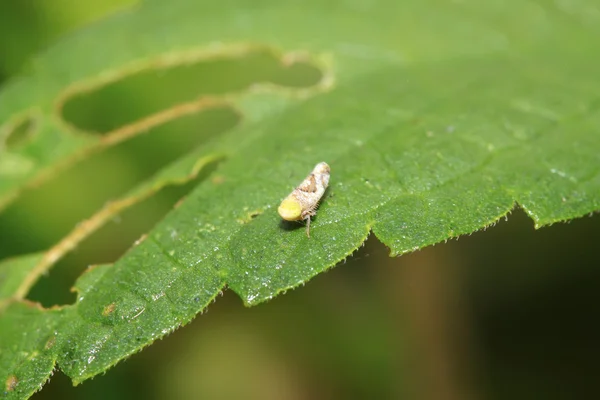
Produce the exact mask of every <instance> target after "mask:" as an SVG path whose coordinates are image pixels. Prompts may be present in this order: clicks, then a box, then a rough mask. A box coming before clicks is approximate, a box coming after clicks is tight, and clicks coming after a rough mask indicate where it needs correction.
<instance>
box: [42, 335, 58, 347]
mask: <svg viewBox="0 0 600 400" xmlns="http://www.w3.org/2000/svg"><path fill="white" fill-rule="evenodd" d="M55 343H56V336H52V337H51V338H50V339H48V341H47V342H46V345H45V346H44V349H46V350H50V349H51V348H52V347H54V344H55Z"/></svg>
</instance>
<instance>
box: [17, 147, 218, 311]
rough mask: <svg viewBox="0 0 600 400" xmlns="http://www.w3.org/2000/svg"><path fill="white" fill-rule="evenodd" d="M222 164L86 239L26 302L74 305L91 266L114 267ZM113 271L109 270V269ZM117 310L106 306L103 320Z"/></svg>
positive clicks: (169, 188) (209, 166)
mask: <svg viewBox="0 0 600 400" xmlns="http://www.w3.org/2000/svg"><path fill="white" fill-rule="evenodd" d="M222 161H223V160H222V159H220V160H214V161H213V162H210V163H208V164H207V165H205V166H204V167H203V168H202V170H201V171H200V172H199V173H198V174H197V175H196V176H195V177H194V178H192V179H190V180H189V181H187V182H185V183H182V184H172V185H169V186H166V187H164V188H163V189H161V190H160V191H158V192H156V193H154V194H153V195H152V196H150V197H148V198H146V199H143V200H141V201H140V202H139V203H137V204H135V205H133V206H131V207H129V208H127V209H125V210H123V212H121V213H119V214H118V215H115V216H114V217H113V218H112V219H111V220H110V221H109V222H108V223H106V224H105V225H103V226H102V227H101V228H100V229H98V230H97V231H95V232H93V233H91V234H90V235H89V236H88V237H86V238H85V239H84V240H83V241H82V242H81V243H80V244H79V245H78V246H77V248H76V250H75V251H73V252H70V253H67V254H66V255H65V256H64V257H63V258H62V259H60V261H58V262H57V263H56V265H55V266H54V267H53V268H52V270H51V272H50V273H49V274H45V275H43V276H41V277H40V279H39V280H38V281H37V283H36V284H35V285H34V286H33V287H32V289H31V291H30V293H29V295H28V296H27V298H28V299H29V300H32V301H35V302H39V303H41V304H42V305H43V306H44V307H51V306H54V305H64V304H72V303H74V302H75V300H76V293H75V291H74V290H73V289H72V288H73V287H74V285H75V281H76V280H77V279H78V278H79V277H80V275H81V274H82V273H83V271H84V269H85V268H86V267H87V266H89V265H98V264H112V263H114V262H115V261H117V260H118V259H119V258H121V257H122V256H123V254H125V252H127V250H128V249H130V248H131V247H132V245H134V243H136V242H138V241H139V240H140V237H142V235H144V234H145V233H147V232H148V231H150V230H151V229H152V228H153V227H154V225H155V224H156V223H157V222H159V221H160V220H161V219H162V218H163V217H164V216H165V215H166V214H167V213H168V212H169V211H170V210H171V209H173V207H175V205H176V204H177V202H179V201H181V200H182V199H183V198H184V197H185V196H186V195H187V194H188V193H189V192H190V191H191V190H192V189H193V188H194V187H196V185H197V184H198V183H199V182H201V181H203V180H205V179H207V178H208V177H209V176H210V175H211V174H212V173H213V172H214V170H215V169H216V168H217V167H218V166H219V164H220V163H221V162H222ZM108 268H110V266H108ZM117 307H118V305H116V304H107V305H106V307H105V308H104V309H103V313H102V314H103V315H104V316H110V315H111V314H112V313H113V312H114V311H115V309H116V308H117Z"/></svg>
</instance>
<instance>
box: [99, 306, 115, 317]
mask: <svg viewBox="0 0 600 400" xmlns="http://www.w3.org/2000/svg"><path fill="white" fill-rule="evenodd" d="M116 308H117V305H116V304H115V303H111V304H109V305H107V306H106V307H104V310H102V316H103V317H108V316H109V315H110V314H112V313H113V312H114V311H115V309H116Z"/></svg>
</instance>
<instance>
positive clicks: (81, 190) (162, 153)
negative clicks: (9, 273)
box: [0, 107, 239, 259]
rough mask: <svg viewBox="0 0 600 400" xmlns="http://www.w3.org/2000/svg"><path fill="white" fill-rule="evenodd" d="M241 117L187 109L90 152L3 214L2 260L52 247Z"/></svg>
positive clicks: (227, 110)
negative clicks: (89, 219) (146, 128)
mask: <svg viewBox="0 0 600 400" xmlns="http://www.w3.org/2000/svg"><path fill="white" fill-rule="evenodd" d="M238 121H239V115H238V114H237V113H235V112H234V111H233V110H232V109H230V108H226V107H222V108H214V109H207V110H204V111H203V112H201V113H195V114H189V115H186V116H184V117H180V118H178V119H176V120H173V121H170V122H168V123H165V124H163V125H160V126H156V127H154V128H152V129H150V130H149V131H147V132H145V133H143V134H140V135H137V136H134V137H132V138H130V139H129V140H127V141H125V142H122V143H119V144H118V145H116V146H113V147H110V148H107V149H105V150H104V151H102V152H100V153H97V154H95V155H92V156H90V157H89V158H87V159H84V160H82V161H81V162H78V163H76V164H74V165H72V166H70V167H69V168H68V169H67V170H65V171H63V172H62V173H60V174H58V175H57V176H56V177H54V178H52V179H50V180H48V181H46V182H45V183H44V184H42V185H41V186H39V187H36V188H33V189H29V190H27V191H25V192H23V193H22V195H21V197H20V198H19V199H18V200H17V201H16V202H15V203H12V204H11V205H10V206H9V207H7V208H6V209H5V210H4V213H2V214H0V228H1V229H0V244H1V245H0V259H2V258H5V257H9V256H13V255H18V254H26V253H33V252H37V251H40V250H45V249H48V248H50V247H51V246H53V245H54V244H56V243H57V242H58V241H59V240H60V239H61V238H63V237H64V236H65V235H66V234H68V233H69V232H71V230H72V229H73V228H74V227H75V226H76V225H77V223H79V222H80V221H83V220H85V219H86V218H89V217H90V216H91V215H93V214H94V213H95V212H96V211H98V210H100V209H101V208H102V207H103V206H104V205H105V204H106V202H107V201H110V200H115V199H119V198H121V197H122V196H123V195H124V194H125V193H127V192H128V191H129V190H130V189H131V188H133V187H134V186H135V185H136V184H137V183H139V182H142V181H144V180H146V179H149V178H150V177H151V176H152V175H153V174H155V173H156V172H157V171H159V170H160V169H162V168H163V167H164V166H166V165H167V164H169V163H171V162H173V161H174V160H176V159H178V158H181V157H182V156H183V155H185V154H187V153H189V152H190V151H192V150H193V149H194V148H196V147H198V146H199V145H200V144H202V143H204V142H206V141H207V140H209V139H210V138H211V137H212V136H214V135H218V134H219V133H222V132H224V131H227V130H229V129H231V128H232V127H233V126H235V125H236V124H237V122H238ZM138 237H139V235H138Z"/></svg>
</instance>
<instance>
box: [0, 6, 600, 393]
mask: <svg viewBox="0 0 600 400" xmlns="http://www.w3.org/2000/svg"><path fill="white" fill-rule="evenodd" d="M129 7H135V2H134V1H131V0H128V1H122V0H101V1H95V2H77V1H75V0H23V1H21V0H3V1H2V2H1V3H0V84H1V82H3V81H5V80H7V79H10V78H11V77H12V76H15V75H18V74H19V73H21V72H22V71H25V72H26V71H27V66H28V64H29V63H31V62H32V59H33V57H34V54H35V53H36V52H38V51H43V49H44V48H45V47H46V46H48V45H50V44H51V43H52V42H53V41H55V40H58V39H59V38H60V36H61V35H69V34H76V31H77V29H81V27H82V26H84V25H86V24H88V23H94V21H96V20H99V19H101V18H104V17H106V16H107V15H110V14H111V13H115V12H127V9H128V8H129ZM195 75H198V76H202V77H203V78H204V79H203V80H202V81H203V83H204V84H205V85H204V86H202V85H200V87H191V86H190V85H189V84H188V83H189V82H190V81H191V80H190V79H189V77H190V76H195ZM207 77H208V79H207ZM317 80H318V71H316V70H315V69H314V68H312V67H310V66H307V65H296V66H293V67H291V68H286V69H285V70H282V69H281V68H280V67H279V66H278V65H276V62H275V61H274V60H273V59H272V58H271V57H270V56H269V55H268V54H255V55H252V56H249V57H246V58H245V59H243V60H222V61H217V62H213V63H208V64H203V65H199V66H196V67H189V68H188V69H186V70H185V71H177V72H176V73H171V74H169V73H168V72H167V73H165V72H164V71H163V72H160V71H159V72H155V73H151V74H149V75H147V76H142V75H140V76H137V77H135V78H132V79H129V80H127V81H125V82H123V83H120V84H117V85H111V87H106V88H104V89H102V90H101V91H99V92H97V93H95V94H92V95H90V96H84V97H83V98H81V99H77V98H76V99H74V100H73V101H72V102H71V103H69V104H67V106H66V107H65V117H66V118H67V119H69V120H70V121H71V122H72V123H73V124H75V125H76V126H79V127H82V128H85V129H88V130H92V131H95V132H97V134H103V133H104V132H106V131H108V130H110V129H113V128H115V127H118V126H120V125H121V124H123V123H124V122H129V121H132V120H135V119H136V118H139V116H141V115H145V114H146V113H148V112H149V111H152V110H157V109H161V108H162V107H164V106H165V105H167V104H171V102H175V101H178V100H184V101H185V100H189V98H188V97H187V96H189V95H190V93H196V94H197V93H203V92H205V93H215V92H219V91H226V90H232V89H240V88H244V87H246V86H247V85H249V84H252V83H253V82H260V81H272V82H276V83H278V84H282V85H287V86H292V87H295V86H300V87H304V86H310V85H311V84H312V83H314V82H316V81H317ZM206 82H212V83H214V87H208V86H206ZM156 93H160V94H161V96H155V95H153V94H156ZM115 102H117V103H119V104H126V106H124V107H120V108H119V109H118V110H115V109H114V108H111V107H110V105H111V104H115ZM238 119H239V116H237V115H236V114H235V113H233V112H232V111H231V110H229V109H226V108H223V109H214V110H211V111H209V112H206V113H202V114H201V115H195V116H192V117H189V118H184V119H181V120H179V121H177V123H174V124H167V125H165V126H164V127H162V128H160V129H156V130H153V131H152V132H150V134H148V135H143V137H139V138H136V139H134V140H131V141H128V142H126V143H123V144H122V145H119V146H117V147H115V148H114V149H110V150H108V151H105V152H103V153H101V154H99V155H97V156H94V157H92V158H90V159H89V160H86V161H84V162H82V163H80V164H78V165H77V166H76V167H74V168H70V169H68V170H67V171H65V172H64V173H63V174H61V176H60V177H58V178H56V179H53V180H51V181H49V182H48V183H46V184H44V185H42V186H40V187H39V188H36V189H35V190H29V191H28V192H26V193H24V195H23V196H22V198H21V199H20V200H19V201H18V202H16V203H14V204H13V205H11V206H10V207H9V208H8V209H7V210H6V211H5V212H3V213H1V214H0V259H3V258H6V257H9V256H13V255H18V254H25V253H28V252H34V251H40V250H43V249H46V248H48V247H49V246H51V245H52V244H54V243H56V242H57V241H58V240H59V239H60V238H61V237H62V236H63V235H64V234H66V233H67V232H69V231H70V230H71V229H72V228H73V227H74V226H75V224H76V223H77V222H79V221H81V220H82V219H84V218H86V217H89V216H90V215H91V213H92V212H93V211H94V210H97V209H98V208H99V207H101V206H102V205H103V204H104V203H105V202H106V201H108V200H110V199H114V198H117V197H118V196H119V195H120V194H122V193H124V192H125V191H126V190H127V188H129V187H131V186H132V185H133V184H134V183H135V182H138V181H140V180H141V179H144V177H147V176H149V175H151V174H152V173H153V172H154V171H156V170H157V169H158V168H160V166H161V165H164V164H166V163H168V162H169V161H170V160H172V159H175V158H177V157H179V156H181V154H183V153H184V152H186V151H189V149H190V148H191V147H193V146H196V145H198V144H201V143H202V142H203V141H205V140H207V138H208V137H210V136H211V135H215V134H218V133H219V132H223V131H225V130H227V129H229V128H231V127H232V126H233V125H235V123H236V122H237V121H238ZM191 126H193V127H194V129H190V127H191ZM190 132H201V133H200V135H192V134H190ZM158 149H160V151H157V150H158ZM157 155H159V156H157ZM209 173H210V168H209V170H208V171H206V173H204V174H202V175H201V176H199V177H197V178H196V180H195V181H193V182H190V183H187V184H186V185H183V186H177V187H169V188H166V189H164V190H162V191H161V192H160V193H158V194H157V195H156V196H154V197H152V198H151V199H148V200H146V201H144V202H142V203H141V204H139V205H137V206H135V207H133V208H132V209H130V210H127V211H126V212H124V213H123V214H122V215H120V216H119V217H118V218H115V219H114V220H113V221H111V222H110V223H109V224H108V225H107V226H105V227H104V228H102V229H101V230H100V231H98V232H97V233H96V234H94V235H93V236H92V237H90V238H89V239H87V240H86V241H85V242H84V243H83V244H82V245H81V246H80V247H79V248H78V249H77V250H76V251H74V252H73V253H71V254H69V255H68V256H67V257H65V259H63V260H62V261H60V262H59V264H58V265H57V266H56V267H55V268H54V269H53V270H52V271H51V273H50V274H49V275H48V276H47V277H45V278H43V279H42V280H41V281H40V282H39V283H38V284H37V285H36V286H35V287H34V289H33V291H32V293H31V295H30V297H29V298H31V299H33V300H36V301H40V302H41V303H42V304H44V305H46V306H51V305H54V304H68V303H71V302H73V301H74V294H73V293H71V292H70V291H69V288H70V287H71V286H72V284H73V282H74V280H75V279H76V277H77V276H78V275H79V274H80V273H81V272H82V271H83V270H84V269H85V268H86V267H87V266H88V265H91V264H98V263H108V262H112V261H114V260H115V259H117V258H118V257H119V256H120V255H121V254H123V252H124V251H126V249H127V248H128V247H129V246H130V245H131V244H132V243H133V241H134V240H136V239H137V238H138V237H139V236H140V235H141V234H143V233H144V232H146V231H147V230H149V229H150V228H151V227H152V226H153V225H154V224H155V223H156V222H157V221H158V220H160V219H161V218H162V217H163V216H164V215H165V214H166V213H167V212H168V211H169V210H170V209H171V208H172V207H173V205H174V204H175V203H176V202H177V201H178V200H179V199H180V198H181V197H182V196H184V195H185V193H187V192H188V191H189V190H191V189H192V188H193V187H194V184H195V183H197V182H198V181H199V180H201V179H205V178H207V176H208V174H209ZM42 198H43V199H44V201H43V203H42V202H40V199H42ZM66 204H68V206H66ZM598 238H600V218H599V217H598V216H597V215H596V216H592V217H583V218H581V219H578V220H575V221H572V222H570V223H567V224H556V225H554V226H552V227H547V228H543V229H541V230H539V231H534V229H533V223H532V221H531V220H529V219H528V218H527V217H526V216H525V214H524V213H523V212H522V211H520V210H518V209H517V210H515V211H514V212H513V213H512V214H511V215H509V216H508V219H507V221H504V220H503V221H501V222H499V223H498V224H497V225H496V226H495V227H491V228H489V229H487V231H484V232H477V233H474V234H473V235H471V236H466V237H462V238H460V240H458V241H456V240H453V241H450V242H448V243H445V244H439V245H436V246H433V247H429V248H426V249H424V250H421V251H419V252H416V253H413V254H409V255H405V256H402V257H398V258H389V257H388V256H387V250H386V248H385V246H383V245H382V244H381V243H379V242H378V241H377V239H376V238H374V237H371V238H370V239H369V240H368V242H367V243H366V245H365V246H364V247H363V248H361V249H360V250H359V251H358V252H357V253H356V254H355V255H354V256H353V257H352V258H349V259H348V260H347V262H346V263H344V264H342V265H339V266H338V267H336V268H335V269H333V270H331V271H330V272H328V273H326V274H322V275H321V276H318V277H317V278H315V279H313V280H312V281H311V282H309V283H308V284H307V285H306V286H305V287H303V288H300V289H298V290H294V291H290V292H288V293H287V294H286V295H284V296H281V297H279V298H277V299H275V300H274V301H271V302H270V303H267V304H264V305H260V306H258V307H254V308H251V309H246V308H244V307H243V306H242V303H241V301H240V300H239V299H238V298H237V297H236V295H235V294H233V293H232V292H228V291H225V293H224V295H223V297H222V298H219V299H218V300H217V302H216V303H215V304H213V305H212V306H211V307H210V308H209V310H208V313H206V314H205V315H202V316H199V317H197V318H196V319H195V320H194V321H193V322H192V323H191V324H189V325H188V326H186V327H184V328H182V329H180V330H178V331H176V332H175V333H173V334H171V335H170V336H168V337H166V338H165V339H163V340H161V341H159V342H156V343H155V344H153V345H152V346H150V347H149V348H147V349H145V350H144V351H142V352H141V353H140V354H137V355H134V356H132V357H131V358H130V359H128V360H126V361H125V362H122V363H120V364H119V365H117V366H116V367H114V368H112V369H111V370H109V371H108V372H107V374H106V375H103V376H98V377H96V378H94V379H93V380H91V381H88V382H85V383H84V384H82V385H80V386H79V387H76V388H73V387H72V386H71V384H70V381H69V380H68V378H66V377H65V376H64V375H62V373H60V372H56V373H55V374H54V376H53V377H52V379H51V381H50V383H49V384H47V385H46V387H45V388H44V390H43V391H42V392H40V393H38V394H36V395H35V396H34V398H37V399H58V398H60V399H66V398H69V399H70V398H74V399H75V398H76V399H79V398H81V399H106V398H111V399H113V400H117V399H130V398H133V397H139V398H146V399H163V398H176V399H188V398H242V397H243V398H251V399H255V398H257V399H258V398H260V399H315V398H344V399H352V398H402V399H531V398H544V399H574V398H586V399H587V398H600V385H598V384H597V379H598V376H599V375H600V374H599V373H600V368H599V367H598V360H599V359H600V344H598V338H599V337H600V328H599V326H598V323H597V320H598V315H599V314H600V313H599V312H598V304H599V300H600V268H598V267H599V266H600V253H598V252H597V251H596V246H597V243H598Z"/></svg>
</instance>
